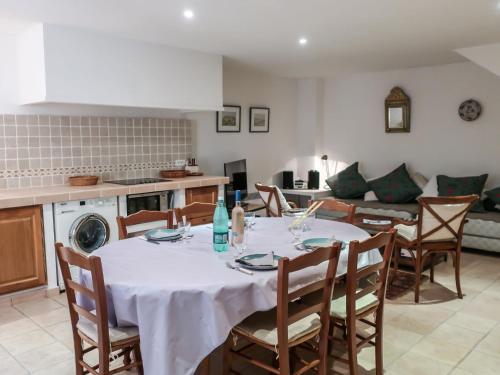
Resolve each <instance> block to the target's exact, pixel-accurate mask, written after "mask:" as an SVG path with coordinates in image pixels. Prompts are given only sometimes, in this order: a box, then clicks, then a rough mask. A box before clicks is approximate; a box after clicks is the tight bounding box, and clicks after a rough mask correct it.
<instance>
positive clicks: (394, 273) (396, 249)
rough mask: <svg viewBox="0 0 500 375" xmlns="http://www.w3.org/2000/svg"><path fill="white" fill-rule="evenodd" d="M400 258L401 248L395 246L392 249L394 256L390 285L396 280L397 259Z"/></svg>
mask: <svg viewBox="0 0 500 375" xmlns="http://www.w3.org/2000/svg"><path fill="white" fill-rule="evenodd" d="M400 256H401V247H399V246H395V247H394V255H393V257H392V276H391V280H390V284H392V283H393V282H394V280H396V277H397V274H398V268H399V258H400Z"/></svg>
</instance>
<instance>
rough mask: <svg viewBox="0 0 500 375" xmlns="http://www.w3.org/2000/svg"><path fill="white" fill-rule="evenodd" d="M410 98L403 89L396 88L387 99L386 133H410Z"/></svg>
mask: <svg viewBox="0 0 500 375" xmlns="http://www.w3.org/2000/svg"><path fill="white" fill-rule="evenodd" d="M410 108H411V105H410V98H409V97H408V95H406V94H405V92H404V91H403V89H402V88H400V87H394V88H393V89H392V90H391V93H390V94H389V96H388V97H387V98H386V99H385V132H386V133H409V132H410Z"/></svg>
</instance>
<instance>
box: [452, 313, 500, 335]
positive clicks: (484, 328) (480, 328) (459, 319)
mask: <svg viewBox="0 0 500 375" xmlns="http://www.w3.org/2000/svg"><path fill="white" fill-rule="evenodd" d="M447 323H448V324H452V325H454V326H458V327H462V328H467V329H470V330H472V331H476V332H480V333H488V332H489V331H491V330H492V329H493V327H494V326H495V325H496V324H497V322H496V321H495V320H492V319H485V318H481V317H478V316H476V315H472V314H466V313H463V312H460V311H459V312H457V313H456V314H455V315H453V316H452V317H451V318H450V319H448V320H447Z"/></svg>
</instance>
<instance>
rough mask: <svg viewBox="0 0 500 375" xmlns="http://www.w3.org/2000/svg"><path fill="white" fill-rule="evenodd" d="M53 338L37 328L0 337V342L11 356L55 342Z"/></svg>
mask: <svg viewBox="0 0 500 375" xmlns="http://www.w3.org/2000/svg"><path fill="white" fill-rule="evenodd" d="M55 340H56V339H55V338H54V337H52V336H51V335H49V334H48V333H47V332H45V331H44V330H42V329H37V330H35V331H31V332H28V333H24V334H22V335H19V336H15V337H10V338H7V339H1V340H0V344H1V345H2V346H3V347H4V348H5V349H6V350H7V351H8V352H9V353H10V354H11V355H13V356H15V355H18V354H22V353H24V352H27V351H29V350H32V349H36V348H40V347H43V346H46V345H49V344H52V343H53V342H55Z"/></svg>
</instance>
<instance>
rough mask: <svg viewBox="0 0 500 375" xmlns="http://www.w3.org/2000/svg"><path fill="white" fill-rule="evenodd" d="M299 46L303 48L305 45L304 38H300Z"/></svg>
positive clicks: (305, 40)
mask: <svg viewBox="0 0 500 375" xmlns="http://www.w3.org/2000/svg"><path fill="white" fill-rule="evenodd" d="M299 44H300V45H301V46H305V45H306V44H307V39H306V38H300V39H299Z"/></svg>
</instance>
